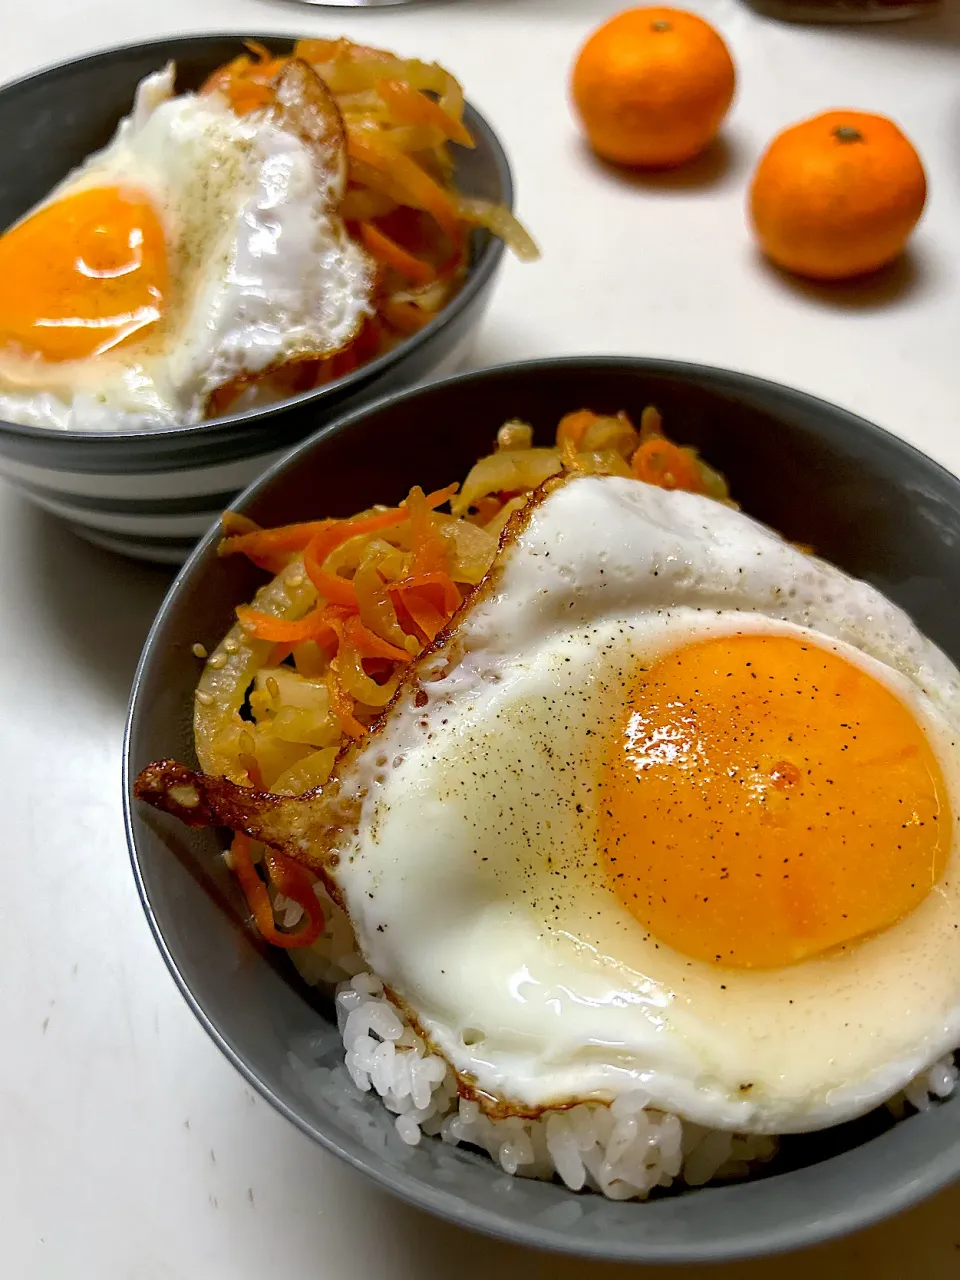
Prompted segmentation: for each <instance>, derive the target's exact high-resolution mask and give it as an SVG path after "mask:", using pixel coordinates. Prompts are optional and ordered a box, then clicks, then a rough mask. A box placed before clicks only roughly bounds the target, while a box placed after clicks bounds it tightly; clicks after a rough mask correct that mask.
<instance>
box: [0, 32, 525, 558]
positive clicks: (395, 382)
mask: <svg viewBox="0 0 960 1280" xmlns="http://www.w3.org/2000/svg"><path fill="white" fill-rule="evenodd" d="M243 38H244V37H242V36H240V35H202V36H188V37H177V38H174V39H168V40H159V41H155V42H153V43H150V44H140V45H129V46H125V47H123V48H118V49H110V50H107V51H106V52H104V53H98V54H94V55H93V56H91V57H87V58H80V59H77V60H76V61H73V62H68V63H64V64H63V65H62V66H57V67H52V68H50V69H49V70H46V71H41V72H39V73H38V74H36V75H33V76H30V77H28V78H27V79H25V80H20V81H17V82H16V83H14V84H10V85H7V86H6V87H4V88H3V89H0V137H2V138H3V139H4V147H3V148H2V150H0V227H4V226H9V225H10V224H11V223H13V222H15V221H16V220H17V219H18V218H20V217H22V216H23V214H24V213H26V212H27V210H29V209H30V208H31V207H32V206H33V205H35V204H36V203H37V202H38V201H40V200H41V199H42V198H43V197H44V196H45V195H46V194H47V193H48V192H49V191H50V190H51V188H53V187H54V186H55V185H56V184H57V183H58V182H59V181H61V179H62V178H63V177H64V176H65V175H66V174H67V173H68V172H69V171H70V170H71V169H72V168H74V167H75V166H76V165H78V164H80V163H81V162H82V161H83V160H84V159H85V158H86V157H87V156H88V155H89V154H90V153H91V152H93V151H96V150H97V149H98V148H100V147H102V146H104V145H105V144H106V142H107V141H108V140H109V138H110V137H111V135H112V133H113V131H114V129H115V128H116V125H117V122H118V120H120V118H121V117H122V116H124V115H126V114H127V112H128V111H129V110H130V107H131V104H132V102H133V96H134V91H135V89H136V86H137V84H138V83H139V81H140V80H142V79H143V77H144V76H146V75H149V74H150V73H151V72H153V71H157V70H158V69H159V68H161V67H163V66H164V65H165V64H166V63H167V62H169V61H171V60H172V61H174V62H175V63H176V64H177V85H178V88H181V89H194V88H196V87H198V86H199V85H200V84H201V83H202V81H203V80H204V79H205V78H206V76H207V75H208V74H209V73H210V72H211V71H212V70H213V69H214V68H215V67H217V66H219V65H220V64H221V63H223V62H226V61H227V60H228V59H230V58H233V57H236V56H237V54H239V53H241V52H242V51H243V46H242V39H243ZM252 38H255V39H256V40H259V41H260V42H261V43H263V44H265V45H266V46H267V47H268V48H270V49H271V50H274V51H275V52H277V53H286V52H289V50H290V48H291V47H292V43H293V37H289V38H287V37H278V36H265V35H253V36H252ZM464 118H465V122H466V125H467V127H468V129H469V130H470V132H471V133H472V134H473V137H474V139H475V140H476V144H477V145H476V149H475V150H473V151H469V150H466V149H464V148H460V147H455V148H454V152H455V161H456V180H457V185H458V187H459V188H460V190H461V191H463V192H464V193H465V194H467V195H472V196H479V197H482V198H484V199H488V200H495V201H499V202H501V203H504V204H507V205H511V206H512V203H513V183H512V179H511V174H510V167H509V164H508V162H507V158H506V156H505V155H504V153H503V149H502V147H501V146H500V143H499V142H498V140H497V138H496V135H495V134H494V133H493V131H492V129H491V128H490V126H489V125H488V124H487V123H486V121H485V120H484V119H483V117H482V116H480V115H479V113H478V112H476V111H475V110H473V108H472V107H470V106H468V107H467V108H466V113H465V117H464ZM502 257H503V244H502V243H501V242H500V241H499V240H496V239H494V238H493V237H492V236H490V235H489V234H488V233H486V232H483V231H477V232H475V233H474V235H473V238H472V243H471V248H470V269H469V273H468V276H467V279H466V281H465V283H464V285H463V288H462V289H461V290H460V292H459V293H458V294H457V296H456V297H455V298H454V299H453V300H452V301H451V302H450V304H449V305H448V306H447V307H445V308H444V310H443V311H442V312H441V313H440V314H439V315H438V316H437V318H436V319H435V320H433V321H432V322H431V323H430V324H428V325H427V326H426V327H425V328H424V329H422V330H421V331H420V332H419V333H417V334H415V335H414V336H413V337H411V338H408V339H407V340H406V341H405V342H403V343H401V344H400V345H399V346H398V347H396V348H395V349H394V350H393V351H391V352H389V353H388V354H387V355H384V356H380V357H379V358H378V359H376V360H373V361H371V362H370V363H369V364H367V365H364V366H363V367H362V368H360V369H358V370H357V371H356V372H354V373H352V374H349V375H348V376H347V377H344V378H340V379H339V380H338V381H336V382H334V383H331V384H330V385H328V386H325V387H321V388H318V389H317V390H315V391H308V392H305V393H304V394H302V395H299V396H295V397H292V398H290V399H288V400H283V401H280V402H279V403H277V404H275V405H270V406H267V407H262V408H256V409H250V410H247V411H245V412H243V413H237V414H232V415H229V416H227V417H223V418H215V419H212V420H211V421H209V422H204V423H200V424H198V425H197V426H192V427H181V428H173V429H162V430H157V431H138V432H131V431H117V432H105V433H95V432H79V431H59V430H56V429H49V430H47V429H38V428H36V427H25V426H18V425H16V424H15V423H10V422H3V421H0V475H2V476H3V477H4V478H5V479H6V480H7V481H8V482H9V483H11V484H13V485H15V486H16V487H17V488H18V489H20V490H21V491H22V492H23V493H24V494H26V495H27V496H28V497H29V498H31V499H32V500H33V501H35V502H37V503H39V504H40V505H41V506H43V507H45V508H46V509H47V510H48V511H52V512H53V513H54V514H56V515H58V516H61V517H63V518H64V519H65V520H67V521H68V522H69V524H70V525H72V527H73V528H74V529H75V530H76V531H77V532H78V533H80V534H82V535H83V536H84V537H86V538H88V539H89V540H90V541H93V542H97V543H99V544H100V545H102V546H106V547H109V548H111V549H113V550H116V551H120V552H123V553H124V554H126V555H131V556H136V557H139V558H141V559H147V560H156V561H163V562H167V563H178V562H179V561H181V560H183V559H184V558H185V557H186V555H187V554H188V553H189V551H190V550H191V548H192V547H193V545H194V543H195V542H196V540H197V538H199V537H200V535H201V534H202V533H204V532H205V531H206V529H207V528H209V526H210V525H211V524H212V523H213V521H214V520H216V519H217V517H218V516H219V514H220V512H221V511H222V510H223V508H224V507H225V506H228V505H229V503H230V500H231V499H232V498H233V496H234V495H235V494H236V493H238V492H239V491H240V490H241V489H244V488H245V487H246V486H247V485H248V484H250V482H251V481H252V480H254V479H255V478H256V477H257V476H258V475H259V474H260V473H261V472H262V471H264V470H266V468H267V467H268V466H270V465H271V464H272V463H273V462H275V461H276V460H277V459H278V458H280V457H281V456H282V454H283V453H285V452H286V450H287V449H288V448H289V447H290V446H291V445H293V444H295V443H296V442H297V441H298V440H301V439H303V438H304V437H305V436H308V435H310V434H312V433H313V432H315V431H316V430H317V429H318V428H320V427H322V426H323V425H324V424H325V423H326V422H327V421H332V420H333V419H334V418H337V417H340V416H341V415H342V414H343V413H344V412H345V411H346V410H348V409H352V408H356V407H358V406H360V405H362V404H363V403H364V402H366V401H369V400H373V399H375V398H378V397H379V396H381V395H382V394H384V393H385V392H388V391H392V390H394V389H397V388H399V387H403V386H409V385H412V384H414V383H417V382H420V381H423V380H424V379H426V378H429V377H432V376H435V375H437V374H439V373H443V372H450V371H452V370H454V369H455V368H456V367H457V366H458V365H459V364H460V363H462V361H463V360H464V358H465V357H466V354H467V349H468V347H469V343H470V341H471V338H472V336H473V334H474V331H475V330H476V328H477V325H478V324H479V322H480V320H481V318H482V316H483V312H484V310H485V308H486V305H487V303H488V301H489V299H490V293H491V289H492V286H493V283H494V278H495V275H496V271H497V268H498V266H499V264H500V261H501V259H502Z"/></svg>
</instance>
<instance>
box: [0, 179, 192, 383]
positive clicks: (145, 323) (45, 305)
mask: <svg viewBox="0 0 960 1280" xmlns="http://www.w3.org/2000/svg"><path fill="white" fill-rule="evenodd" d="M0 280H2V281H3V290H2V293H0V343H3V344H15V345H16V346H17V347H19V348H20V349H21V350H23V351H26V352H28V353H32V354H36V355H40V356H42V357H44V358H45V359H47V360H79V359H83V358H84V357H87V356H93V355H99V354H100V353H101V352H103V351H107V350H109V349H110V348H111V347H115V346H117V345H118V344H119V343H121V342H126V341H127V340H128V339H129V338H131V337H133V336H134V334H138V335H142V334H143V332H144V330H145V329H146V328H148V327H149V326H151V325H154V324H156V323H157V321H158V320H159V319H160V317H161V315H162V312H163V304H164V299H165V297H166V294H167V286H168V276H167V255H166V246H165V243H164V235H163V228H162V226H161V225H160V220H159V218H158V217H157V214H156V212H155V210H154V208H153V206H152V205H151V204H150V202H149V201H148V200H147V199H146V198H145V197H144V196H142V195H141V194H139V193H137V192H132V191H124V190H121V189H120V188H117V187H95V188H91V189H89V190H86V191H78V192H76V193H75V194H74V195H68V196H64V197H63V199H61V200H57V201H55V202H54V203H53V204H49V205H45V206H44V207H43V208H42V209H38V210H37V212H36V213H34V214H33V215H31V217H29V218H27V219H26V220H25V221H24V222H21V223H20V224H19V225H18V226H15V227H13V228H12V229H11V230H10V231H8V232H7V233H6V234H5V235H4V236H0Z"/></svg>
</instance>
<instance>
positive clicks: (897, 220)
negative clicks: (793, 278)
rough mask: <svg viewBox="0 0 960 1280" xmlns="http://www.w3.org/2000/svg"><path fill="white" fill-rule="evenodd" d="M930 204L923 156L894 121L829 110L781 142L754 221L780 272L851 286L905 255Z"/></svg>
mask: <svg viewBox="0 0 960 1280" xmlns="http://www.w3.org/2000/svg"><path fill="white" fill-rule="evenodd" d="M926 195H927V181H926V176H925V175H924V171H923V164H922V163H921V161H920V157H919V156H918V155H917V153H916V151H915V150H914V148H913V145H912V144H911V143H910V141H909V140H908V139H907V138H906V137H905V136H904V135H903V134H902V133H901V132H900V130H899V129H898V128H897V126H896V125H895V124H894V123H893V121H892V120H888V119H886V117H884V116H877V115H869V114H867V113H866V112H862V111H828V112H826V113H825V114H823V115H820V116H816V117H815V118H814V119H812V120H805V121H804V122H803V123H802V124H797V125H794V126H793V127H792V128H790V129H786V130H785V131H784V132H783V133H781V134H779V135H778V136H777V137H776V138H774V140H773V142H772V143H771V144H770V146H769V148H768V149H767V151H766V153H765V154H764V155H763V157H762V158H761V160H760V163H759V165H758V166H757V170H756V173H755V174H754V179H753V186H752V188H751V192H750V212H751V216H752V220H753V226H754V229H755V231H756V234H757V239H758V240H759V242H760V246H761V248H762V249H763V251H764V253H766V255H767V256H768V257H769V258H770V259H771V260H772V261H773V262H775V263H776V264H777V265H778V266H780V267H784V268H785V269H786V270H787V271H792V272H795V273H796V274H797V275H801V276H807V277H810V278H812V279H817V280H848V279H852V278H853V277H855V276H860V275H865V274H867V272H870V271H876V270H877V269H878V268H879V267H882V266H885V265H886V264H887V263H888V262H892V261H893V259H894V258H896V257H897V256H898V255H899V254H900V253H901V252H902V250H903V248H904V245H905V244H906V242H907V240H908V238H909V236H910V233H911V232H912V231H913V228H914V227H915V226H916V224H917V222H918V220H919V218H920V214H921V213H922V212H923V206H924V203H925V201H926Z"/></svg>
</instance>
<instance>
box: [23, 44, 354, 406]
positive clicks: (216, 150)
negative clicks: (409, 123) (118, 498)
mask: <svg viewBox="0 0 960 1280" xmlns="http://www.w3.org/2000/svg"><path fill="white" fill-rule="evenodd" d="M299 65H300V64H296V63H293V64H291V67H293V68H294V71H293V72H291V73H290V74H291V76H294V75H296V74H297V73H298V72H297V70H296V69H297V68H298V66H299ZM299 73H300V74H304V75H306V74H311V75H312V73H308V72H305V71H302V70H301V71H300V72H299ZM285 74H286V73H285ZM292 88H294V89H295V88H296V85H292ZM321 91H323V90H322V87H321ZM323 92H325V91H323ZM289 106H290V109H289V110H288V109H287V107H285V106H283V105H282V104H281V105H280V106H278V109H277V110H275V111H273V112H272V113H271V112H266V111H261V112H257V113H254V114H252V115H247V116H244V117H239V116H237V115H235V114H234V113H233V111H232V110H231V109H230V107H229V105H228V104H227V103H226V101H225V100H224V99H222V98H221V97H220V96H219V95H217V94H212V95H204V96H198V95H196V94H182V95H180V96H174V68H173V66H172V65H171V66H168V67H167V68H166V69H165V70H164V71H162V72H159V73H157V74H156V75H153V76H150V77H148V78H147V79H146V80H144V81H143V82H142V83H141V84H140V86H139V89H138V91H137V95H136V101H135V104H134V107H133V111H132V113H131V115H130V116H129V117H127V118H126V119H124V120H123V121H122V122H121V123H120V125H119V127H118V129H117V132H116V134H115V136H114V138H113V139H112V141H111V142H110V143H109V144H108V145H107V146H106V147H105V148H104V149H103V150H102V151H100V152H99V153H97V154H96V155H93V156H91V157H90V158H89V159H88V160H87V161H86V163H85V164H83V165H82V166H81V167H80V168H79V169H77V170H76V171H75V172H74V173H72V174H70V175H69V177H67V178H66V179H65V180H64V181H63V182H62V183H61V184H60V185H59V186H58V187H57V188H56V189H55V190H54V191H53V192H52V193H51V194H50V195H49V196H48V197H47V199H46V200H44V201H43V203H42V204H41V205H40V206H39V207H37V208H36V209H34V210H33V211H32V212H31V213H29V214H28V215H27V216H26V217H25V218H23V219H22V220H21V221H20V222H19V223H18V224H16V225H15V226H14V227H12V228H11V229H10V230H8V231H7V232H6V233H5V234H4V235H3V236H2V237H0V277H2V278H3V280H4V290H3V295H2V298H0V417H2V418H5V419H7V420H9V421H12V422H18V423H24V424H27V425H30V426H41V427H59V428H67V429H71V430H91V431H105V430H106V431H109V430H113V429H116V430H136V429H142V428H143V429H148V428H151V427H169V426H180V425H189V424H192V423H196V422H199V421H201V420H202V419H203V418H204V416H205V411H206V407H207V404H208V401H209V399H210V397H211V395H212V393H213V392H215V391H216V390H217V388H219V387H222V386H223V385H224V384H226V383H229V382H231V380H233V379H237V378H246V377H256V376H257V375H263V374H265V373H266V372H268V371H272V370H276V369H277V368H279V367H280V366H283V365H286V364H289V363H290V362H299V361H303V360H307V359H313V358H322V357H324V356H327V355H332V354H333V353H335V352H337V351H340V350H342V349H343V348H344V347H345V346H346V345H347V344H348V343H349V342H350V341H351V340H352V339H353V338H354V337H355V336H356V334H357V333H358V331H359V329H360V326H361V324H362V322H363V319H364V317H365V316H367V315H369V314H371V311H372V306H371V295H372V289H373V269H372V264H371V263H370V261H369V259H368V258H367V257H366V255H365V254H364V252H363V251H362V249H360V248H359V247H358V246H357V245H356V244H355V243H354V242H353V241H352V240H351V239H350V238H349V236H348V235H347V233H346V230H345V228H344V225H343V223H342V221H341V219H340V217H339V214H338V209H339V203H340V199H341V197H342V194H343V190H344V186H345V181H346V176H345V155H344V153H343V146H342V130H341V135H340V138H339V139H328V142H329V144H330V145H328V146H326V147H322V146H318V145H316V142H317V140H316V139H315V138H314V139H311V138H310V137H306V136H303V132H302V131H298V130H297V129H296V128H295V127H294V126H293V122H294V121H295V119H296V104H295V103H291V104H289ZM333 118H334V120H335V121H336V122H337V123H338V122H339V117H337V116H336V113H335V109H334V112H333Z"/></svg>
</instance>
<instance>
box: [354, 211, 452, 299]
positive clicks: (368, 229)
mask: <svg viewBox="0 0 960 1280" xmlns="http://www.w3.org/2000/svg"><path fill="white" fill-rule="evenodd" d="M360 239H361V241H362V242H363V247H364V248H365V249H366V250H368V252H369V253H371V254H372V255H373V257H374V258H376V260H377V262H382V263H383V264H384V265H385V266H388V267H392V268H393V269H394V271H396V272H398V274H400V275H402V276H404V277H405V278H406V279H407V280H412V281H413V282H414V283H415V284H429V283H430V282H431V281H432V280H436V278H437V273H436V271H435V270H434V268H433V267H431V265H430V263H429V262H424V260H423V259H422V258H418V257H416V256H415V255H414V254H412V253H408V252H407V250H406V249H404V248H403V246H402V245H399V244H397V242H396V240H391V239H390V237H389V236H388V235H387V234H386V233H385V232H383V231H381V230H380V228H379V227H377V226H375V225H374V224H373V223H372V222H361V223H360Z"/></svg>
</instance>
